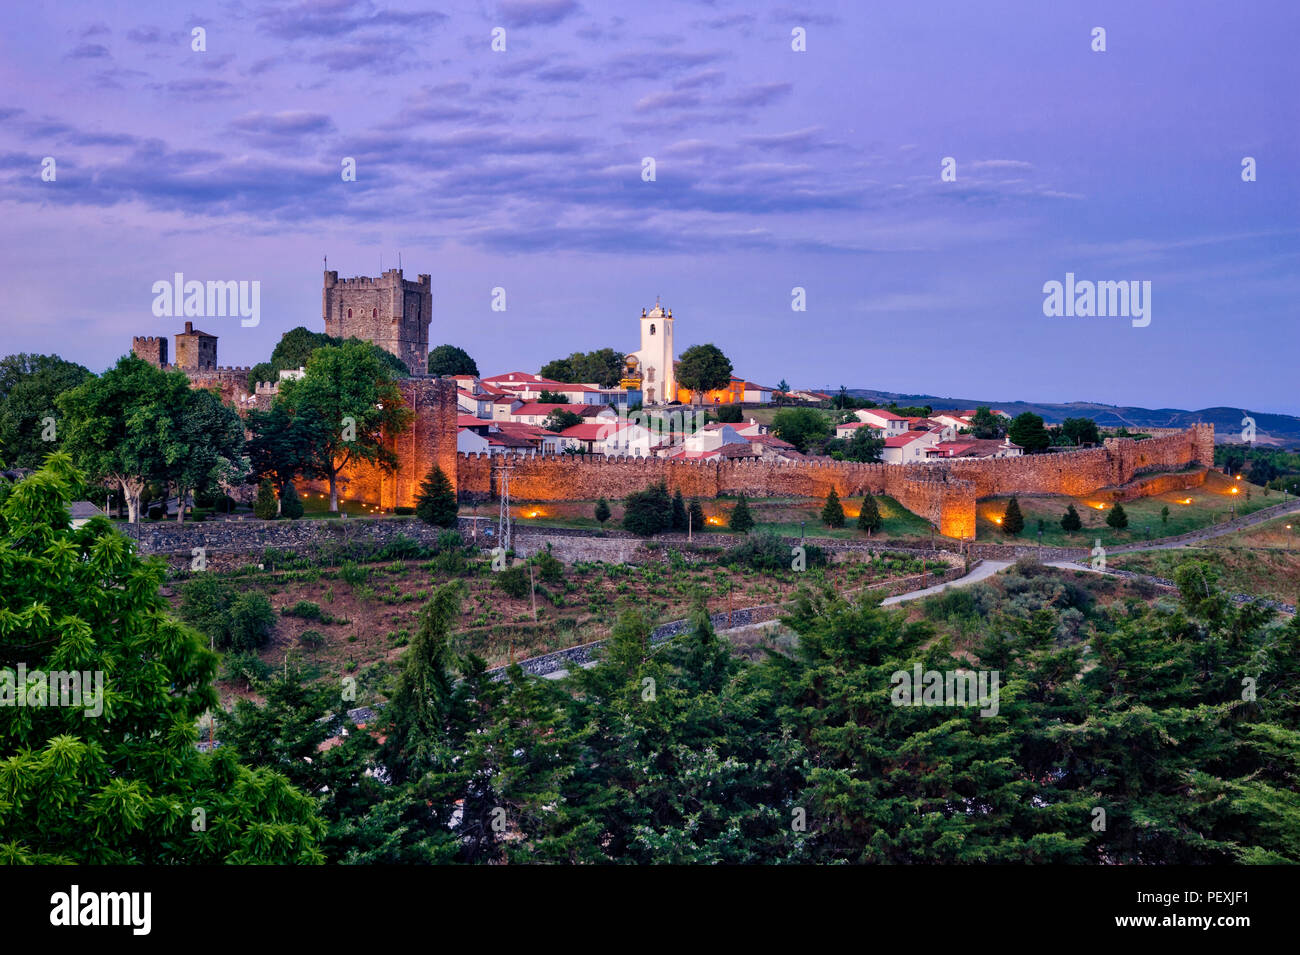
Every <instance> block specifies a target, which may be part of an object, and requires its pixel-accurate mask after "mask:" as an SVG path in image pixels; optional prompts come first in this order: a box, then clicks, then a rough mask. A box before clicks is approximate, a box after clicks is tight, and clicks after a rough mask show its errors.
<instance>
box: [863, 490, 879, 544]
mask: <svg viewBox="0 0 1300 955" xmlns="http://www.w3.org/2000/svg"><path fill="white" fill-rule="evenodd" d="M883 523H884V521H882V520H881V518H880V508H879V507H877V506H876V499H875V498H874V497H872V496H871V495H870V494H868V495H867V496H866V497H864V498H863V499H862V510H860V511H858V530H860V531H866V532H867V533H868V534H870V533H871V532H872V531H878V530H880V525H881V524H883Z"/></svg>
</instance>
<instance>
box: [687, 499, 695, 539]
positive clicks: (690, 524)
mask: <svg viewBox="0 0 1300 955" xmlns="http://www.w3.org/2000/svg"><path fill="white" fill-rule="evenodd" d="M694 528H695V515H694V514H692V513H691V509H690V508H689V507H688V508H687V509H686V543H688V544H689V543H690V542H691V533H692V531H693V530H694Z"/></svg>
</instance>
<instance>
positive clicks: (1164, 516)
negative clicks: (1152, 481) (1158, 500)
mask: <svg viewBox="0 0 1300 955" xmlns="http://www.w3.org/2000/svg"><path fill="white" fill-rule="evenodd" d="M1160 523H1161V524H1168V523H1169V505H1168V504H1166V505H1165V506H1164V507H1162V508H1160Z"/></svg>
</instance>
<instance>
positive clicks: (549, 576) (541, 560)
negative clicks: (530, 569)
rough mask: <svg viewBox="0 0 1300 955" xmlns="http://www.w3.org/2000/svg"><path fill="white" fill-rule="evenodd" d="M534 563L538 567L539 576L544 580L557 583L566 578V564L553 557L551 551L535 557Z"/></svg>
mask: <svg viewBox="0 0 1300 955" xmlns="http://www.w3.org/2000/svg"><path fill="white" fill-rule="evenodd" d="M533 563H534V564H535V565H536V567H537V575H538V576H539V577H541V578H542V580H546V581H551V582H555V581H557V580H562V579H563V578H564V564H562V563H561V562H560V560H559V559H558V558H557V557H555V556H554V555H552V554H551V552H550V551H549V550H547V551H542V552H541V553H540V554H538V555H537V556H536V557H534V558H533Z"/></svg>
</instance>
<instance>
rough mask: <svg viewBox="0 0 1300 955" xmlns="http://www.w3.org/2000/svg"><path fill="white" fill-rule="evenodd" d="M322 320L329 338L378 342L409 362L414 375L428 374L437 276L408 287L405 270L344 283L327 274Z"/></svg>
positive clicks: (424, 278) (407, 365)
mask: <svg viewBox="0 0 1300 955" xmlns="http://www.w3.org/2000/svg"><path fill="white" fill-rule="evenodd" d="M321 317H322V318H324V319H325V334H327V335H332V336H334V337H335V338H360V339H364V340H365V341H369V342H374V343H375V344H376V345H378V346H379V347H380V348H382V349H384V351H387V352H391V353H392V354H394V355H396V356H397V357H398V358H400V359H401V360H402V361H403V362H405V363H406V367H407V368H409V369H410V370H411V374H413V375H423V374H426V373H427V371H428V367H429V323H430V322H431V321H432V320H433V284H432V276H429V275H421V276H420V280H419V281H418V282H409V281H407V280H406V279H403V278H402V270H401V269H387V270H386V271H385V272H384V274H383V275H381V276H379V278H370V277H368V276H360V277H358V278H351V279H340V278H339V274H338V272H326V273H325V288H324V290H323V291H322V292H321Z"/></svg>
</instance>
